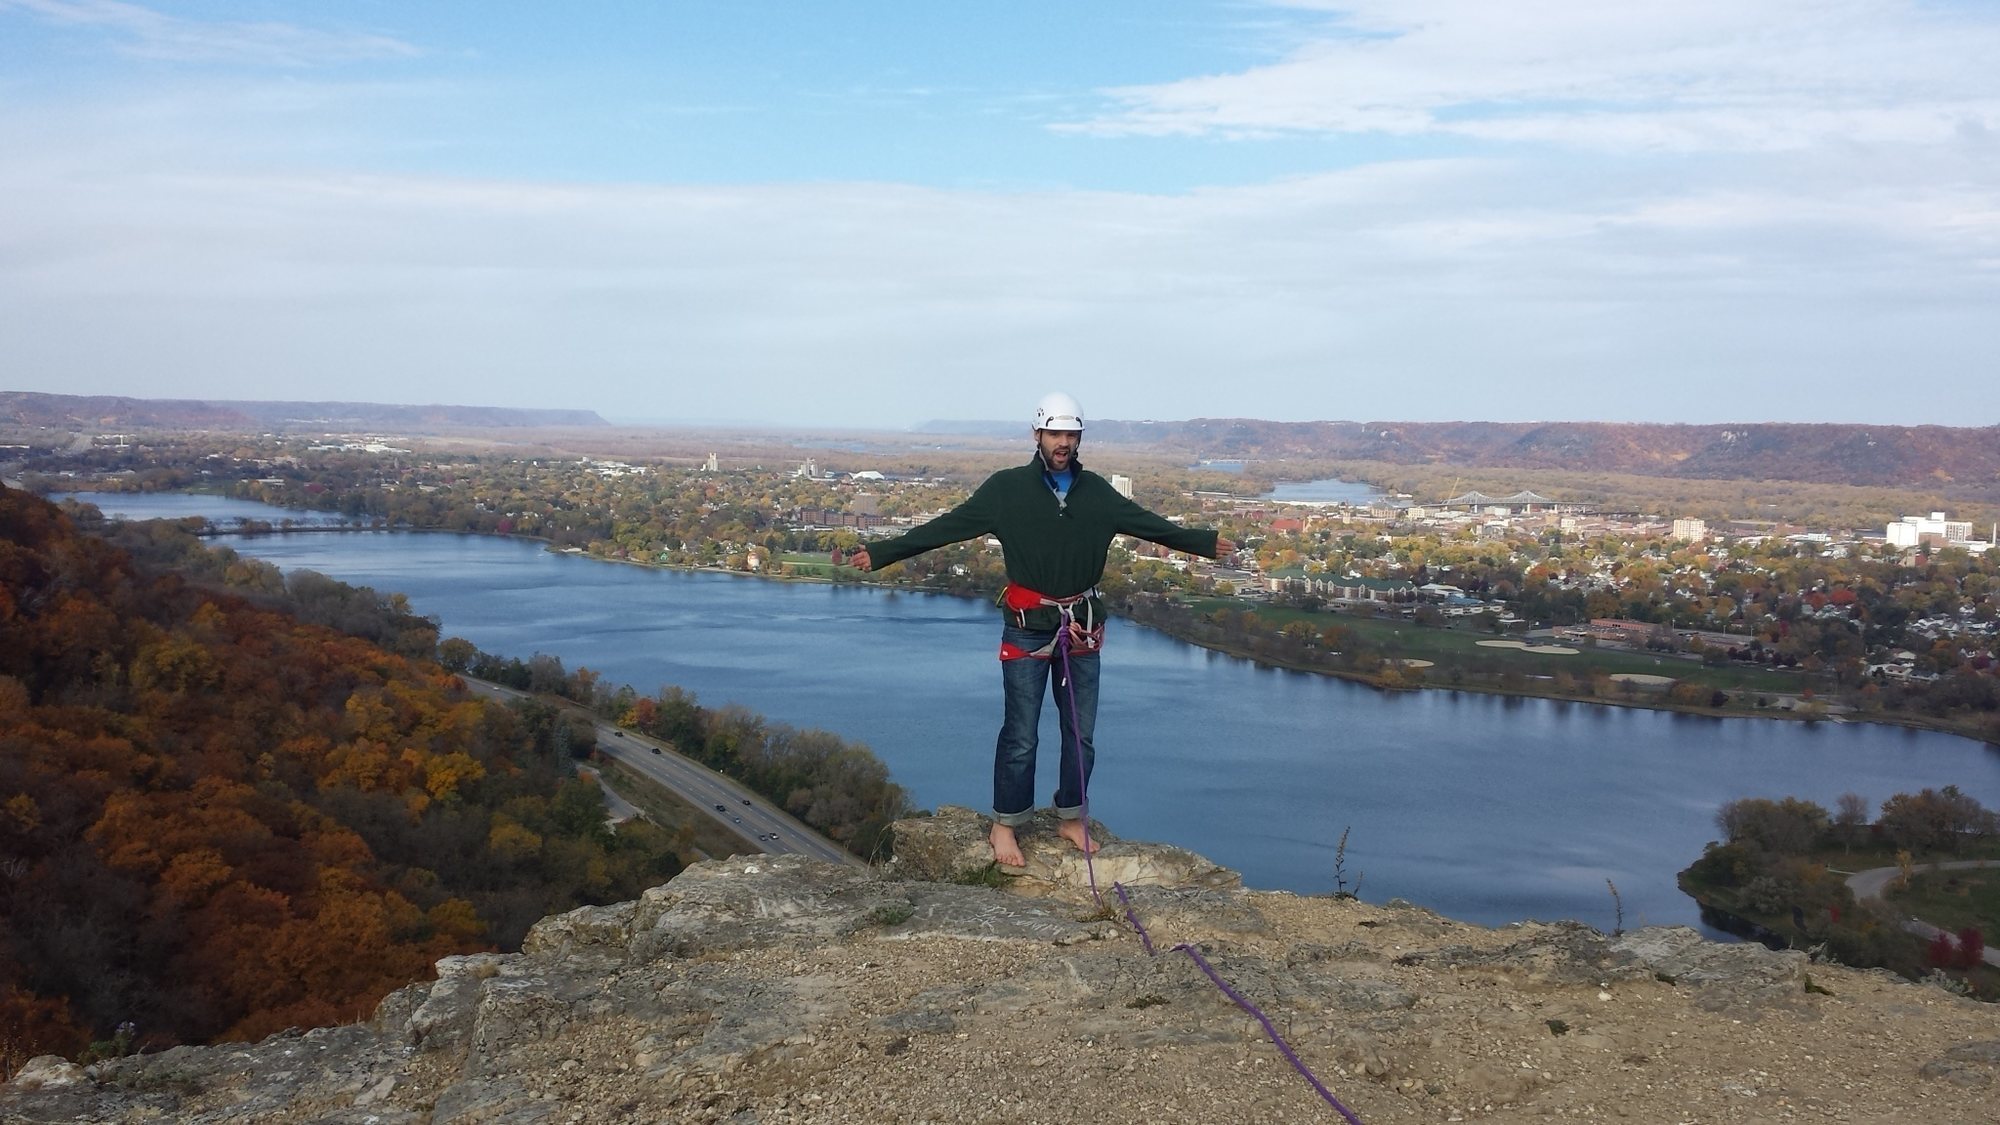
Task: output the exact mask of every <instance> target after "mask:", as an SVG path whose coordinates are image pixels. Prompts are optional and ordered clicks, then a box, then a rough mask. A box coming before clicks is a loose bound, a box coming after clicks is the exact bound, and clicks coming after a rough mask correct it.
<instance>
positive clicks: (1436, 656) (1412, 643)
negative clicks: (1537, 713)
mask: <svg viewBox="0 0 2000 1125" xmlns="http://www.w3.org/2000/svg"><path fill="white" fill-rule="evenodd" d="M1188 604H1189V605H1190V606H1191V607H1193V609H1194V610H1195V611H1196V612H1197V613H1212V612H1214V611H1215V610H1218V609H1222V610H1229V611H1231V612H1236V611H1240V610H1242V609H1243V608H1245V606H1244V603H1243V602H1241V601H1237V600H1234V599H1231V598H1202V599H1197V600H1194V601H1191V602H1189V603H1188ZM1251 612H1253V613H1255V614H1256V615H1257V616H1258V617H1261V618H1263V619H1264V620H1266V621H1270V622H1274V623H1275V624H1278V625H1281V626H1282V625H1286V624H1289V623H1291V622H1293V621H1304V622H1306V623H1307V624H1309V625H1311V626H1312V627H1313V628H1314V629H1323V628H1325V627H1326V626H1328V625H1338V626H1340V627H1341V628H1343V629H1347V630H1349V631H1351V632H1352V633H1353V634H1354V635H1355V636H1356V637H1358V638H1360V639H1361V640H1363V641H1366V642H1368V643H1370V644H1373V645H1375V646H1377V647H1379V648H1381V649H1382V650H1383V651H1384V652H1385V653H1388V654H1389V655H1393V656H1397V657H1400V658H1402V659H1405V660H1429V661H1433V662H1435V663H1437V664H1440V665H1447V664H1452V663H1458V664H1468V665H1470V664H1476V665H1477V666H1478V667H1479V668H1481V669H1482V670H1498V671H1518V672H1520V673H1521V674H1522V675H1525V676H1552V675H1554V674H1556V673H1557V672H1568V673H1569V674H1570V675H1572V676H1576V677H1578V678H1580V679H1588V678H1589V677H1590V676H1591V674H1592V673H1593V672H1598V671H1601V672H1604V673H1605V674H1607V675H1616V674H1618V673H1621V672H1622V673H1634V674H1639V675H1647V676H1670V677H1672V678H1674V679H1677V680H1689V681H1692V682H1694V683H1698V684H1704V685H1707V686H1710V687H1715V688H1721V689H1722V690H1724V691H1730V692H1735V691H1754V692H1772V693H1793V692H1797V691H1799V690H1800V689H1801V688H1806V687H1812V686H1814V685H1813V681H1812V680H1811V679H1810V678H1808V677H1806V676H1803V675H1800V674H1797V673H1789V672H1777V671H1772V670H1770V669H1768V668H1747V667H1743V666H1741V665H1736V666H1729V665H1724V666H1721V667H1715V668H1710V667H1707V666H1704V665H1703V664H1701V663H1700V662H1698V661H1693V660H1686V659H1682V658H1680V657H1673V656H1658V655H1653V654H1650V653H1642V652H1628V651H1624V650H1622V649H1610V648H1587V647H1582V646H1572V647H1578V648H1579V649H1580V651H1579V652H1578V653H1577V654H1576V655H1574V656H1564V655H1555V654H1550V653H1533V652H1523V651H1521V650H1520V649H1507V648H1490V647H1485V646H1482V645H1480V644H1479V642H1480V641H1491V640H1503V639H1506V638H1504V637H1501V636H1498V635H1496V634H1493V633H1487V632H1481V631H1476V630H1474V629H1472V628H1469V627H1452V626H1443V627H1432V626H1424V625H1419V624H1417V623H1416V622H1414V621H1410V620H1407V619H1404V618H1380V617H1365V616H1362V615H1360V614H1353V613H1328V612H1325V611H1307V610H1300V609H1286V608H1282V607H1279V606H1264V605H1260V606H1255V607H1254V608H1252V609H1251Z"/></svg>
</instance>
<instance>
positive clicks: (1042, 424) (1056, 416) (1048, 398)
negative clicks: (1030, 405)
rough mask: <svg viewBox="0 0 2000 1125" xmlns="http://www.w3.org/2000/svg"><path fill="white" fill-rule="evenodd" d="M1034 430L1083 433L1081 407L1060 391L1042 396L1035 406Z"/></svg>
mask: <svg viewBox="0 0 2000 1125" xmlns="http://www.w3.org/2000/svg"><path fill="white" fill-rule="evenodd" d="M1035 428H1036V429H1037V430H1062V431H1065V432H1068V433H1079V434H1080V433H1082V432H1083V407H1081V406H1078V405H1077V404H1076V400H1075V399H1073V398H1071V397H1069V396H1068V395H1066V394H1064V393H1062V392H1061V391H1057V392H1055V393H1054V394H1049V395H1044V396H1042V401H1041V402H1040V403H1038V404H1036V406H1035Z"/></svg>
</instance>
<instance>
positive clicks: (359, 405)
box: [0, 391, 610, 430]
mask: <svg viewBox="0 0 2000 1125" xmlns="http://www.w3.org/2000/svg"><path fill="white" fill-rule="evenodd" d="M0 422H11V423H13V424H15V425H21V426H52V427H58V428H61V427H68V428H72V429H94V430H105V429H125V428H130V429H181V430H244V429H259V430H381V429H398V430H434V429H523V428H529V427H548V426H608V425H610V423H609V422H606V421H605V420H604V419H603V418H602V417H599V416H598V414H597V412H596V411H594V410H528V409H519V408H514V407H505V406H447V405H439V404H433V405H428V406H404V405H396V404H392V403H378V402H244V401H234V400H213V399H151V398H121V397H112V396H104V395H55V394H41V393H39V392H35V391H0Z"/></svg>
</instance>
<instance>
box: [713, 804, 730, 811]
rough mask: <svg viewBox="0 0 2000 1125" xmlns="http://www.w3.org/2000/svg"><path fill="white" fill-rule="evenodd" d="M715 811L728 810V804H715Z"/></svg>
mask: <svg viewBox="0 0 2000 1125" xmlns="http://www.w3.org/2000/svg"><path fill="white" fill-rule="evenodd" d="M715 811H716V812H728V811H729V806H728V805H717V806H715Z"/></svg>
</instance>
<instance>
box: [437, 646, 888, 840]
mask: <svg viewBox="0 0 2000 1125" xmlns="http://www.w3.org/2000/svg"><path fill="white" fill-rule="evenodd" d="M459 678H460V679H462V680H464V681H465V684H466V686H467V687H469V688H471V689H472V690H473V691H475V692H478V693H479V694H481V695H484V696H486V697H487V698H489V699H503V700H504V699H530V698H533V697H532V696H530V695H529V694H528V693H527V692H522V691H515V690H514V689H513V688H507V687H502V686H500V685H499V684H495V683H490V682H488V681H486V680H475V679H473V678H472V677H470V676H460V677H459ZM562 706H564V707H565V708H570V707H573V706H574V705H573V704H567V703H565V704H562ZM591 721H592V724H593V725H594V726H595V727H596V728H597V751H598V753H600V754H602V755H604V756H605V757H607V758H612V759H615V760H616V761H618V762H620V763H622V764H623V765H625V766H627V767H629V768H630V769H631V770H632V772H634V773H636V774H638V775H640V776H641V777H644V778H646V779H647V780H649V781H651V782H653V783H655V784H657V785H659V786H661V787H662V788H664V789H666V790H667V791H668V792H671V793H673V794H674V795H675V796H677V797H680V798H681V799H682V800H684V801H686V802H687V803H688V804H690V805H692V806H694V807H695V808H696V809H698V810H700V811H701V812H703V813H704V814H706V815H708V816H709V817H712V818H713V819H714V820H715V821H716V822H717V823H719V824H721V825H722V826H723V828H724V829H726V830H728V831H730V832H733V833H735V834H736V835H737V836H739V837H741V838H742V839H743V842H744V845H745V847H746V849H747V850H750V851H761V852H765V853H768V854H770V855H805V856H811V857H812V858H814V859H823V860H827V861H829V862H833V863H847V864H852V865H854V866H856V867H866V866H867V864H865V863H863V862H862V861H861V860H859V859H857V858H856V857H854V856H852V855H849V854H848V852H847V850H846V849H845V848H842V847H841V846H840V845H838V844H836V843H834V842H833V841H831V840H829V839H827V838H826V837H824V836H822V835H820V834H819V833H817V832H815V831H813V830H812V829H810V828H808V827H806V826H805V825H804V824H803V823H802V822H800V821H799V820H797V819H795V818H793V817H792V816H791V815H790V814H788V813H786V812H784V811H783V810H782V809H777V808H773V807H772V805H771V802H769V801H768V800H765V799H764V798H763V797H762V796H761V795H759V794H757V793H753V792H751V791H750V790H749V789H746V788H744V787H743V786H742V785H740V784H738V783H737V782H735V781H733V780H731V779H730V778H727V777H724V776H723V775H721V774H719V773H717V772H715V771H714V770H712V769H709V768H708V767H707V766H704V765H702V764H701V763H700V762H697V761H695V760H693V759H692V758H689V757H687V756H686V755H684V754H681V753H680V752H678V751H676V750H675V749H673V748H672V747H671V746H668V745H667V744H666V743H663V742H660V741H658V740H657V739H652V738H647V737H646V736H645V735H642V734H639V733H637V732H636V731H628V730H621V729H619V728H618V727H617V726H616V725H614V724H611V723H607V722H603V721H602V720H599V719H596V718H595V717H593V718H592V720H591Z"/></svg>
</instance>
